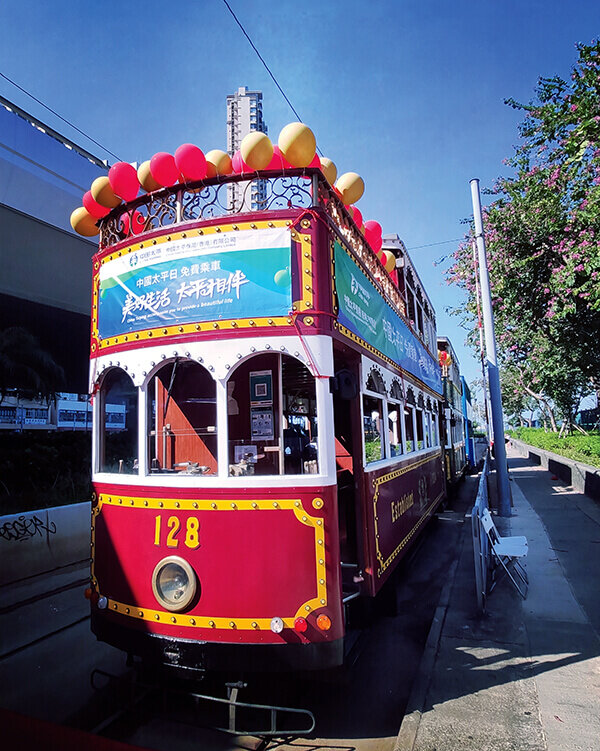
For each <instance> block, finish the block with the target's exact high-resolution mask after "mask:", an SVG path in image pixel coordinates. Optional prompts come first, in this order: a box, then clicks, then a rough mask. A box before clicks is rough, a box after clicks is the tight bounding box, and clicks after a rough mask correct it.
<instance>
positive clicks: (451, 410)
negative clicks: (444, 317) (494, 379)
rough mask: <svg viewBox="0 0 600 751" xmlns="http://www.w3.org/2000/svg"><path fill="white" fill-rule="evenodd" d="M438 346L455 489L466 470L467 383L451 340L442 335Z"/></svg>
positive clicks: (447, 454) (447, 460)
mask: <svg viewBox="0 0 600 751" xmlns="http://www.w3.org/2000/svg"><path fill="white" fill-rule="evenodd" d="M437 347H438V358H439V362H440V366H441V368H442V387H443V392H444V402H443V411H444V419H443V421H442V439H443V446H444V466H445V471H446V481H447V483H448V485H449V486H451V487H452V486H455V485H456V483H457V482H458V481H459V480H460V479H461V478H462V477H463V475H464V473H465V471H466V469H467V454H466V437H467V432H466V431H467V427H466V426H467V418H466V416H465V412H466V401H465V399H466V394H465V392H464V391H463V389H464V388H466V383H465V380H464V378H463V377H462V376H461V375H460V364H459V362H458V358H457V356H456V352H455V351H454V347H453V346H452V343H451V342H450V340H449V339H448V337H446V336H439V337H438V340H437Z"/></svg>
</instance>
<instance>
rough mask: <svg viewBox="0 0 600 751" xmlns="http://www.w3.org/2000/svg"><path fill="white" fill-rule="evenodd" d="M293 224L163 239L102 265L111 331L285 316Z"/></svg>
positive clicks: (101, 320) (103, 323)
mask: <svg viewBox="0 0 600 751" xmlns="http://www.w3.org/2000/svg"><path fill="white" fill-rule="evenodd" d="M290 259H291V235H290V232H289V230H288V229H287V228H282V229H273V230H241V231H236V232H224V233H215V234H210V235H204V236H198V237H190V238H182V239H178V240H173V241H165V242H159V243H158V244H157V245H154V246H151V247H148V248H143V249H140V250H135V251H132V252H131V253H127V254H124V255H123V256H121V257H119V258H114V259H112V260H110V261H107V262H105V263H104V264H103V265H102V266H101V267H100V290H99V305H98V333H99V335H100V336H101V337H102V338H103V339H104V338H108V337H114V336H118V335H120V334H124V333H128V332H130V331H139V330H142V329H148V328H153V327H156V326H168V325H172V324H174V323H178V324H179V323H186V322H187V323H189V322H202V321H213V320H215V319H220V318H224V319H227V318H245V317H249V318H252V317H253V316H255V315H256V311H257V310H260V311H261V314H262V315H266V316H285V315H287V314H288V313H289V311H290V309H291V307H292V289H291V283H290V278H291V277H290Z"/></svg>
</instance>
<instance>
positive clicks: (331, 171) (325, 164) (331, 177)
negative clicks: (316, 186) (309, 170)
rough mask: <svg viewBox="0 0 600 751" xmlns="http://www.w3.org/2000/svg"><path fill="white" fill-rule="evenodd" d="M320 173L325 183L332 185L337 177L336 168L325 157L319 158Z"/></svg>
mask: <svg viewBox="0 0 600 751" xmlns="http://www.w3.org/2000/svg"><path fill="white" fill-rule="evenodd" d="M321 172H322V173H323V174H324V175H325V179H326V180H327V182H328V183H329V184H330V185H333V184H334V182H335V178H336V177H337V167H336V166H335V164H334V163H333V162H332V161H331V159H328V158H327V157H326V156H322V157H321Z"/></svg>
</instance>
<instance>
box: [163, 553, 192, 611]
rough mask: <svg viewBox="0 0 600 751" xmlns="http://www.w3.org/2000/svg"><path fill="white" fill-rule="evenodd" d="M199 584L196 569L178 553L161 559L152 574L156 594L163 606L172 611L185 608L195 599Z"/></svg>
mask: <svg viewBox="0 0 600 751" xmlns="http://www.w3.org/2000/svg"><path fill="white" fill-rule="evenodd" d="M197 585H198V581H197V579H196V574H195V573H194V569H193V568H192V567H191V566H190V564H189V563H188V562H187V561H185V560H184V559H183V558H180V557H179V556H177V555H170V556H167V558H163V559H162V561H159V562H158V563H157V564H156V568H155V569H154V572H153V574H152V591H153V592H154V596H155V597H156V599H157V600H158V602H159V603H160V604H161V605H162V607H163V608H166V609H167V610H170V611H172V612H178V611H180V610H185V608H186V607H187V606H188V605H189V604H190V602H191V601H192V600H193V599H194V595H195V594H196V589H197Z"/></svg>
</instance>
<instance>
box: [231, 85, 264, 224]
mask: <svg viewBox="0 0 600 751" xmlns="http://www.w3.org/2000/svg"><path fill="white" fill-rule="evenodd" d="M253 130H258V131H260V132H261V133H267V126H266V125H265V121H264V120H263V112H262V91H248V89H247V88H246V87H245V86H240V88H239V89H238V90H237V91H236V93H235V94H230V95H229V96H228V97H227V151H228V152H229V154H230V155H231V156H233V155H234V154H235V152H236V151H237V150H238V149H239V148H240V146H241V143H242V139H243V137H244V136H245V135H247V134H248V133H250V132H251V131H253ZM227 196H228V205H229V210H230V211H254V210H257V209H259V208H260V205H261V203H262V202H264V200H265V199H266V185H265V183H264V182H262V181H261V180H256V181H254V182H253V183H251V184H249V183H246V182H244V183H236V184H235V185H229V186H228V194H227Z"/></svg>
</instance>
